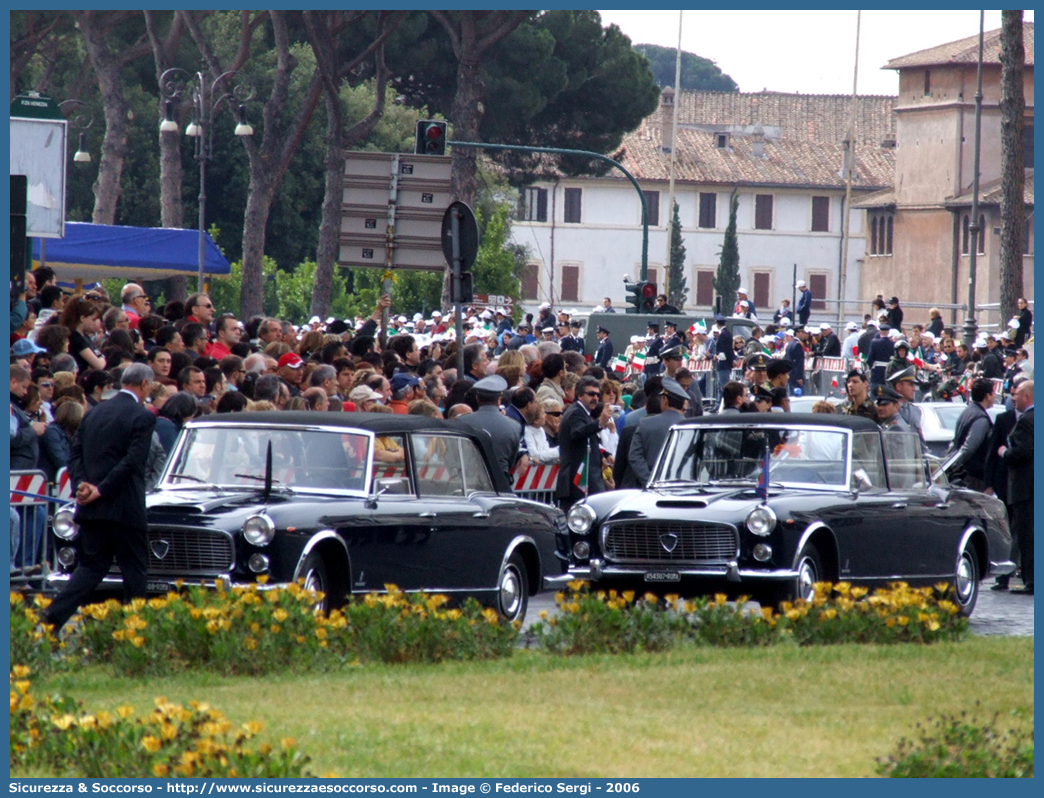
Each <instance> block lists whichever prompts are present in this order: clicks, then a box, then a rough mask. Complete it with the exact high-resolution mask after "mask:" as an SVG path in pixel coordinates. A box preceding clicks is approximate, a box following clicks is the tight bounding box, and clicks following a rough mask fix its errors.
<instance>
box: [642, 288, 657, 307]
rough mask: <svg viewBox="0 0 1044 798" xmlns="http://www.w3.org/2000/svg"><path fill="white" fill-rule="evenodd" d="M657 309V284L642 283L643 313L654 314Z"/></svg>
mask: <svg viewBox="0 0 1044 798" xmlns="http://www.w3.org/2000/svg"><path fill="white" fill-rule="evenodd" d="M655 309H656V283H650V282H644V283H642V305H641V312H642V313H652V312H653V310H655Z"/></svg>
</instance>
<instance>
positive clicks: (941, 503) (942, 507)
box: [935, 502, 950, 510]
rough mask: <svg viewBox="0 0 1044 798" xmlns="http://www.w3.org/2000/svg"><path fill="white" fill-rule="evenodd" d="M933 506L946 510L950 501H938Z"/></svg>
mask: <svg viewBox="0 0 1044 798" xmlns="http://www.w3.org/2000/svg"><path fill="white" fill-rule="evenodd" d="M935 508H936V509H937V510H948V509H949V508H950V503H949V502H939V503H938V504H937V505H935Z"/></svg>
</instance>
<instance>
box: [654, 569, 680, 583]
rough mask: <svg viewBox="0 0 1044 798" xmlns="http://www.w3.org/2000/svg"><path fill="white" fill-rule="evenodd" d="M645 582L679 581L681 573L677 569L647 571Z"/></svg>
mask: <svg viewBox="0 0 1044 798" xmlns="http://www.w3.org/2000/svg"><path fill="white" fill-rule="evenodd" d="M645 581H646V582H680V581H681V574H680V573H678V572H677V571H647V572H646V574H645Z"/></svg>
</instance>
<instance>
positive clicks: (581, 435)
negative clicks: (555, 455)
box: [555, 377, 614, 511]
mask: <svg viewBox="0 0 1044 798" xmlns="http://www.w3.org/2000/svg"><path fill="white" fill-rule="evenodd" d="M599 386H600V383H599V382H598V380H597V379H596V378H594V377H581V379H580V382H578V383H577V385H576V401H575V402H573V404H571V405H569V408H568V409H567V410H566V411H565V414H564V415H563V416H562V423H561V426H559V428H558V451H559V453H560V455H561V465H560V467H559V469H558V485H557V488H556V490H555V497H556V498H557V499H558V502H559V506H560V507H561V508H562V509H563V510H566V511H568V510H569V508H570V507H572V506H573V505H574V504H576V503H577V502H578V501H580V500H582V499H583V498H584V497H585V496H591V495H593V494H595V493H603V492H604V491H605V481H604V480H603V479H602V454H601V449H600V447H599V445H598V433H599V432H600V431H601V429H602V428H603V427H608V426H609V425H610V424H613V423H614V422H613V416H612V412H611V411H610V410H609V408H608V407H607V406H606V405H604V404H602V401H601V399H602V391H601V388H600V387H599ZM581 466H582V467H581Z"/></svg>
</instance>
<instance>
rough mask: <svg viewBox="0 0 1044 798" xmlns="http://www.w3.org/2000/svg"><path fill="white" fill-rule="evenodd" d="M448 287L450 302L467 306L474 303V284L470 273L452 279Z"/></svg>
mask: <svg viewBox="0 0 1044 798" xmlns="http://www.w3.org/2000/svg"><path fill="white" fill-rule="evenodd" d="M458 281H459V282H458ZM450 287H451V291H450V294H451V296H450V301H451V302H460V304H462V305H468V304H470V303H472V302H474V301H475V284H474V281H473V279H472V274H471V272H463V273H461V275H460V277H459V278H458V277H454V278H453V282H452V283H451V285H450Z"/></svg>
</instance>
